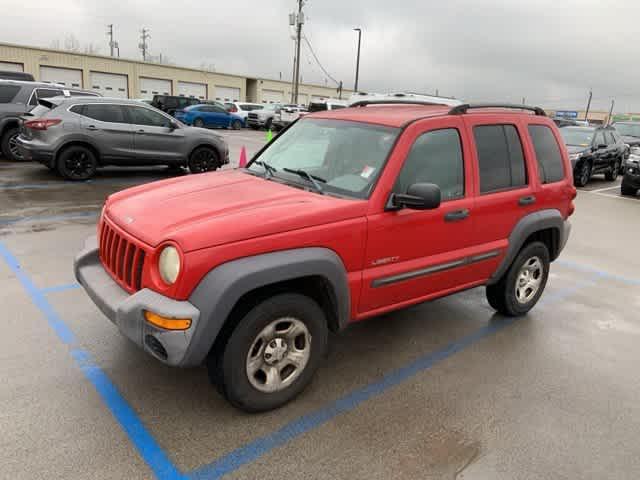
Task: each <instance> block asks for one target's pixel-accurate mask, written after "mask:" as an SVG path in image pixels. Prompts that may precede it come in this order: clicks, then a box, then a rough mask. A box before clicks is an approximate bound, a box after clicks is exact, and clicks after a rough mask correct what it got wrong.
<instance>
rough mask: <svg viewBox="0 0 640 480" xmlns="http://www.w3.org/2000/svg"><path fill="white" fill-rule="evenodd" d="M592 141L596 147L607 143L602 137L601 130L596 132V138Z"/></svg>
mask: <svg viewBox="0 0 640 480" xmlns="http://www.w3.org/2000/svg"><path fill="white" fill-rule="evenodd" d="M593 143H594V144H595V146H596V147H599V146H600V145H606V144H607V142H606V141H605V139H604V133H603V132H602V130H601V131H599V132H598V133H596V138H595V140H594V142H593Z"/></svg>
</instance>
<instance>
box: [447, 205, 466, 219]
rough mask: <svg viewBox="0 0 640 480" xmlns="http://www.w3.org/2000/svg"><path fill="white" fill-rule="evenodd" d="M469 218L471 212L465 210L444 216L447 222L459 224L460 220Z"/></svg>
mask: <svg viewBox="0 0 640 480" xmlns="http://www.w3.org/2000/svg"><path fill="white" fill-rule="evenodd" d="M468 216H469V210H468V209H466V208H463V209H462V210H456V211H454V212H449V213H447V214H446V215H445V216H444V221H445V222H459V221H460V220H464V219H465V218H467V217H468Z"/></svg>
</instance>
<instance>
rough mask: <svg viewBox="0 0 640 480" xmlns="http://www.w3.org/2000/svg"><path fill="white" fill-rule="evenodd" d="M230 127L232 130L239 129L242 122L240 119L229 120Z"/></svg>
mask: <svg viewBox="0 0 640 480" xmlns="http://www.w3.org/2000/svg"><path fill="white" fill-rule="evenodd" d="M231 128H232V129H234V130H240V129H241V128H242V122H241V121H240V120H234V121H233V122H231Z"/></svg>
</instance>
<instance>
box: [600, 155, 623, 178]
mask: <svg viewBox="0 0 640 480" xmlns="http://www.w3.org/2000/svg"><path fill="white" fill-rule="evenodd" d="M621 163H622V162H620V160H619V159H618V160H616V161H615V162H614V163H613V165H611V167H610V168H609V170H608V171H607V173H605V174H604V178H605V179H606V180H608V181H610V182H613V181H615V180H616V179H617V178H618V173H619V172H620V164H621Z"/></svg>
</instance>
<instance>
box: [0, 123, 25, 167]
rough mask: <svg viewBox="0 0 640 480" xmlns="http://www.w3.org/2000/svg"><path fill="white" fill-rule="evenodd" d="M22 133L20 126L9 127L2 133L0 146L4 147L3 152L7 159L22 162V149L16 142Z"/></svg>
mask: <svg viewBox="0 0 640 480" xmlns="http://www.w3.org/2000/svg"><path fill="white" fill-rule="evenodd" d="M19 135H20V130H19V129H18V128H8V129H7V130H5V132H4V133H3V134H2V138H1V139H0V147H2V153H3V155H4V157H5V158H6V159H7V160H10V161H12V162H21V161H22V160H23V158H22V155H20V151H19V150H18V147H17V146H16V144H15V141H16V139H17V138H18V136H19Z"/></svg>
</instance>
